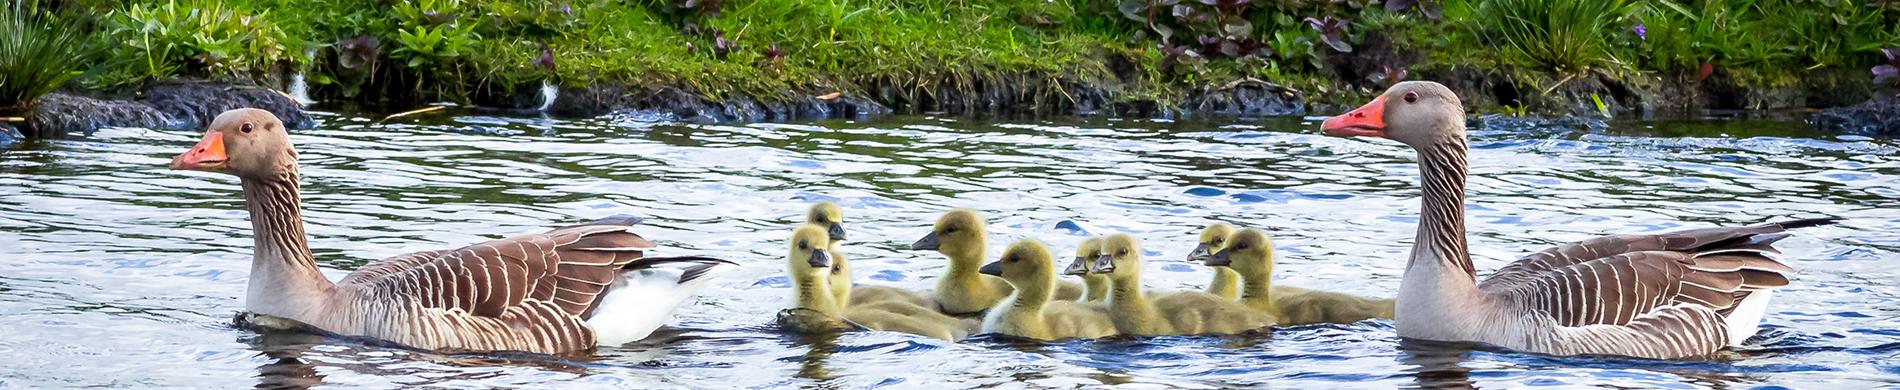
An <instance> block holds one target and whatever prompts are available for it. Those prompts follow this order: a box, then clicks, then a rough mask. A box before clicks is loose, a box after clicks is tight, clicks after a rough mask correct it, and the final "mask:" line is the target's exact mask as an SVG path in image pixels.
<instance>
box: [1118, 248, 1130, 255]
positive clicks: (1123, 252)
mask: <svg viewBox="0 0 1900 390" xmlns="http://www.w3.org/2000/svg"><path fill="white" fill-rule="evenodd" d="M1115 255H1116V256H1127V255H1128V250H1127V249H1123V250H1121V251H1120V252H1115Z"/></svg>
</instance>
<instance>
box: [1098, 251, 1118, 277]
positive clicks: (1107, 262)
mask: <svg viewBox="0 0 1900 390" xmlns="http://www.w3.org/2000/svg"><path fill="white" fill-rule="evenodd" d="M1095 272H1096V273H1103V274H1105V273H1110V272H1115V258H1114V257H1110V256H1109V255H1102V256H1101V257H1096V258H1095Z"/></svg>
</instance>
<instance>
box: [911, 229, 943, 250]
mask: <svg viewBox="0 0 1900 390" xmlns="http://www.w3.org/2000/svg"><path fill="white" fill-rule="evenodd" d="M937 246H938V245H937V232H930V234H925V235H924V238H919V239H917V242H913V243H911V244H910V250H914V251H924V250H937Z"/></svg>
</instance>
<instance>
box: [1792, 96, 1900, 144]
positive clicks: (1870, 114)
mask: <svg viewBox="0 0 1900 390" xmlns="http://www.w3.org/2000/svg"><path fill="white" fill-rule="evenodd" d="M1808 122H1809V123H1812V124H1814V126H1815V127H1819V128H1822V129H1827V130H1833V131H1840V132H1847V133H1855V134H1866V135H1874V136H1882V137H1900V96H1895V95H1884V94H1883V95H1879V96H1877V97H1875V98H1873V99H1870V100H1868V101H1866V102H1862V103H1861V104H1856V105H1852V106H1847V107H1835V108H1828V109H1823V110H1821V111H1818V112H1815V113H1814V115H1813V116H1812V117H1810V118H1808Z"/></svg>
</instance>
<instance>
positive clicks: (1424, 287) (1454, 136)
mask: <svg viewBox="0 0 1900 390" xmlns="http://www.w3.org/2000/svg"><path fill="white" fill-rule="evenodd" d="M1464 123H1465V118H1464V108H1463V106H1462V105H1461V103H1460V102H1459V101H1458V97H1457V96H1456V95H1453V94H1452V92H1451V90H1449V89H1446V88H1445V86H1443V85H1439V84H1438V83H1433V82H1426V81H1408V82H1403V83H1399V84H1397V85H1394V86H1392V88H1390V89H1388V90H1386V92H1385V93H1384V94H1382V95H1380V96H1379V97H1378V98H1376V99H1373V100H1372V102H1371V103H1367V104H1366V105H1365V106H1363V107H1359V108H1358V109H1355V110H1353V111H1352V112H1349V113H1346V114H1345V115H1340V116H1335V117H1332V118H1328V119H1326V121H1325V122H1324V123H1323V124H1321V128H1322V129H1323V130H1324V131H1325V132H1326V134H1327V135H1332V136H1356V137H1380V138H1387V139H1391V140H1394V141H1398V142H1400V143H1403V144H1405V145H1407V146H1410V147H1412V148H1413V149H1414V150H1416V151H1417V152H1418V160H1419V176H1421V177H1422V180H1421V181H1422V182H1423V187H1424V194H1423V197H1422V200H1421V202H1422V203H1423V204H1422V205H1421V208H1422V209H1423V215H1422V216H1421V217H1420V219H1419V224H1418V232H1417V236H1416V238H1415V239H1414V241H1413V246H1412V255H1411V259H1410V260H1409V261H1408V263H1407V264H1406V266H1405V274H1404V276H1403V280H1402V281H1401V282H1400V284H1399V294H1398V307H1397V311H1398V313H1397V321H1398V332H1399V336H1400V337H1406V338H1413V339H1426V340H1440V341H1467V342H1482V343H1489V344H1494V345H1498V346H1502V347H1506V348H1511V349H1515V350H1519V351H1527V352H1535V353H1545V354H1553V355H1622V356H1633V357H1644V358H1661V359H1672V358H1683V357H1695V356H1704V355H1708V354H1711V353H1714V352H1715V351H1717V350H1720V349H1721V348H1723V347H1727V346H1732V345H1738V344H1740V343H1741V342H1742V341H1743V340H1745V339H1747V338H1748V337H1749V336H1751V335H1754V334H1755V331H1756V329H1757V327H1758V326H1759V325H1760V322H1761V317H1762V314H1763V313H1764V312H1765V311H1766V310H1767V305H1768V300H1769V297H1770V295H1771V294H1772V293H1773V292H1774V289H1775V288H1778V287H1781V286H1785V285H1787V284H1788V278H1787V277H1788V275H1790V274H1793V273H1794V270H1793V269H1791V268H1789V267H1788V266H1787V265H1784V264H1782V263H1780V262H1777V261H1775V260H1774V259H1773V258H1771V257H1770V256H1772V255H1776V254H1779V252H1778V251H1777V250H1775V248H1774V247H1773V246H1772V245H1771V244H1773V243H1774V242H1775V241H1777V240H1781V239H1783V238H1786V237H1788V234H1787V233H1783V232H1784V231H1787V230H1789V229H1796V228H1801V227H1808V226H1815V225H1826V224H1832V223H1834V222H1835V220H1836V219H1835V218H1821V219H1802V220H1792V221H1783V222H1774V223H1766V224H1761V225H1754V226H1744V227H1725V228H1704V229H1690V230H1680V231H1674V232H1667V233H1661V234H1624V235H1611V236H1604V237H1598V238H1593V239H1589V240H1584V241H1581V242H1576V243H1570V244H1564V245H1559V246H1556V247H1553V248H1550V249H1545V250H1543V251H1540V252H1536V253H1533V254H1530V255H1528V256H1525V257H1523V258H1521V259H1518V260H1517V261H1516V262H1513V263H1511V264H1510V265H1507V266H1505V267H1504V268H1502V269H1499V270H1498V271H1497V272H1495V273H1493V274H1491V276H1490V277H1488V278H1486V279H1485V280H1484V281H1483V282H1482V283H1480V282H1476V280H1475V277H1474V275H1473V272H1472V267H1471V257H1470V252H1468V251H1467V250H1466V249H1467V248H1466V243H1465V229H1464V225H1465V224H1464V210H1465V207H1464V187H1465V172H1466V165H1465V164H1466V157H1465V153H1466V149H1467V148H1466V146H1465V125H1464Z"/></svg>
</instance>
